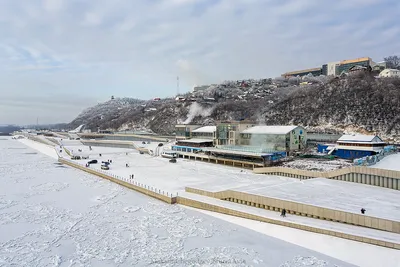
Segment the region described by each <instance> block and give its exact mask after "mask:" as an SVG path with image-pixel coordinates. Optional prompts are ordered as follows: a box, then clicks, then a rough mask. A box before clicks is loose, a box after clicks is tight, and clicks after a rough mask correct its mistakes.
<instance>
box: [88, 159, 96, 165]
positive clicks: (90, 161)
mask: <svg viewBox="0 0 400 267" xmlns="http://www.w3.org/2000/svg"><path fill="white" fill-rule="evenodd" d="M96 163H97V159H92V160H89V161H88V164H96Z"/></svg>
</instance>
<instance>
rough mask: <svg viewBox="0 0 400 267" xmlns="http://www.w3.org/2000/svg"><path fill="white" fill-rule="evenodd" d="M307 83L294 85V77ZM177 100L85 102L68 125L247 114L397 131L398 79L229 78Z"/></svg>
mask: <svg viewBox="0 0 400 267" xmlns="http://www.w3.org/2000/svg"><path fill="white" fill-rule="evenodd" d="M304 81H306V82H308V83H309V84H307V85H300V82H302V83H303V84H304ZM182 98H184V99H185V101H177V100H175V99H173V98H169V99H162V100H160V101H153V100H150V101H142V100H136V99H128V98H122V99H118V98H117V99H115V100H110V101H107V102H105V103H102V104H98V105H96V106H94V107H91V108H89V109H87V110H85V111H84V112H82V114H80V115H79V116H78V117H77V118H76V119H75V120H73V121H72V122H71V123H70V127H71V128H74V127H76V126H78V125H79V124H82V123H84V124H87V125H88V126H89V128H92V129H93V130H97V127H100V128H102V129H151V130H152V131H154V132H156V133H159V134H171V133H173V131H174V128H173V126H174V125H175V124H176V123H177V122H178V123H183V122H185V123H199V124H204V125H207V124H213V123H214V121H216V120H242V119H252V120H254V121H256V122H258V123H261V124H262V123H267V124H299V125H303V126H307V127H308V128H309V129H312V130H313V129H324V130H331V131H339V132H342V131H358V132H366V131H367V132H378V133H380V134H382V135H384V136H388V137H396V135H399V134H400V123H399V122H400V115H399V114H400V103H399V102H400V79H375V78H373V77H369V76H362V77H360V76H357V77H355V76H351V77H346V78H343V79H331V80H329V79H328V78H327V77H305V78H303V79H299V78H289V79H284V78H277V79H274V80H272V79H264V80H249V81H231V82H224V83H222V84H219V85H216V86H211V87H210V88H209V89H207V90H205V91H200V92H194V93H187V94H186V95H183V96H182Z"/></svg>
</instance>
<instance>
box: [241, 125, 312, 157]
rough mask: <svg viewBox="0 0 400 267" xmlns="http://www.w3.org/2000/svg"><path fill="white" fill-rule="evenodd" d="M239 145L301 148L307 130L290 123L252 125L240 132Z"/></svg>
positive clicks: (290, 149) (276, 149) (304, 142)
mask: <svg viewBox="0 0 400 267" xmlns="http://www.w3.org/2000/svg"><path fill="white" fill-rule="evenodd" d="M240 136H241V145H248V146H257V147H262V148H265V149H270V150H273V151H293V150H299V149H303V148H304V147H305V146H306V142H307V132H306V130H305V129H304V128H303V127H300V126H295V125H290V126H280V125H270V126H254V127H250V128H248V129H246V130H244V131H242V132H241V134H240Z"/></svg>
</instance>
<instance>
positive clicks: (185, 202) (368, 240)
mask: <svg viewBox="0 0 400 267" xmlns="http://www.w3.org/2000/svg"><path fill="white" fill-rule="evenodd" d="M176 203H178V204H182V205H185V206H189V207H193V208H197V209H203V210H208V211H213V212H218V213H223V214H227V215H232V216H237V217H241V218H246V219H251V220H255V221H261V222H266V223H273V224H278V225H282V226H286V227H291V228H296V229H300V230H304V231H309V232H314V233H319V234H325V235H330V236H335V237H340V238H344V239H349V240H354V241H358V242H363V243H368V244H372V245H378V246H382V247H387V248H394V249H400V244H397V243H393V242H385V241H382V240H377V239H373V238H369V237H362V236H357V235H352V234H346V233H340V232H336V231H332V230H326V229H320V228H316V227H312V226H307V225H301V224H296V223H291V222H287V221H279V220H274V219H270V218H265V217H262V216H258V215H254V214H250V213H246V212H242V211H237V210H233V209H229V208H225V207H221V206H218V205H213V204H208V203H204V202H201V201H197V200H193V199H189V198H185V197H181V196H179V197H177V199H176Z"/></svg>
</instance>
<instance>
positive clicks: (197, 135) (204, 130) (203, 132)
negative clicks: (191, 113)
mask: <svg viewBox="0 0 400 267" xmlns="http://www.w3.org/2000/svg"><path fill="white" fill-rule="evenodd" d="M216 130H217V126H203V127H200V128H197V129H196V130H193V131H192V138H194V139H207V140H213V139H214V137H215V131H216Z"/></svg>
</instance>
